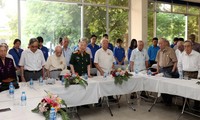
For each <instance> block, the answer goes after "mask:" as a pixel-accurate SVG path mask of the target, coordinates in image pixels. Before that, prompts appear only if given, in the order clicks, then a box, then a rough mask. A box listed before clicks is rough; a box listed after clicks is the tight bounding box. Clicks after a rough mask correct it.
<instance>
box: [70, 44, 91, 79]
mask: <svg viewBox="0 0 200 120" xmlns="http://www.w3.org/2000/svg"><path fill="white" fill-rule="evenodd" d="M86 47H87V43H86V42H85V41H80V42H79V49H78V50H77V51H75V52H73V53H72V56H71V59H70V62H69V63H70V68H71V71H72V74H75V73H78V74H79V76H81V75H85V74H87V75H88V77H91V76H90V55H89V54H88V53H87V52H86V51H85V50H86Z"/></svg>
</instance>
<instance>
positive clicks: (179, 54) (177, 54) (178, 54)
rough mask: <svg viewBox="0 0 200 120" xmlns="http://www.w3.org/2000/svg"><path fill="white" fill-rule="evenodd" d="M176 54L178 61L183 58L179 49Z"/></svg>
mask: <svg viewBox="0 0 200 120" xmlns="http://www.w3.org/2000/svg"><path fill="white" fill-rule="evenodd" d="M175 53H176V57H177V59H179V57H180V56H181V54H182V52H181V51H180V50H179V49H176V51H175Z"/></svg>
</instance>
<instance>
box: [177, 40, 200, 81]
mask: <svg viewBox="0 0 200 120" xmlns="http://www.w3.org/2000/svg"><path fill="white" fill-rule="evenodd" d="M184 49H185V50H184V52H183V53H182V54H181V55H180V58H179V60H178V70H179V71H183V74H184V75H185V76H186V75H187V76H188V77H189V78H195V79H197V78H200V54H199V53H198V52H196V51H195V50H192V42H190V41H185V42H184Z"/></svg>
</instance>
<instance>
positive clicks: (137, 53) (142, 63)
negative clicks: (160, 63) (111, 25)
mask: <svg viewBox="0 0 200 120" xmlns="http://www.w3.org/2000/svg"><path fill="white" fill-rule="evenodd" d="M148 60H149V56H148V54H147V51H146V49H144V42H143V41H142V40H138V41H137V48H136V49H134V50H133V51H132V53H131V58H130V68H131V71H135V72H140V71H143V70H147V68H148Z"/></svg>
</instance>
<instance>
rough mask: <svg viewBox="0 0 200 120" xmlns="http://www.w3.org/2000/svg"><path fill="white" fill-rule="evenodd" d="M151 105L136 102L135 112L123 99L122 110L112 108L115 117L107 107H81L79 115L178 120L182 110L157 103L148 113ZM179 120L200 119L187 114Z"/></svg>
mask: <svg viewBox="0 0 200 120" xmlns="http://www.w3.org/2000/svg"><path fill="white" fill-rule="evenodd" d="M151 105H152V103H151V102H145V101H144V100H142V101H141V102H140V104H139V102H134V107H135V108H136V111H133V110H132V109H131V108H130V107H128V105H127V104H126V101H125V98H124V97H122V99H121V100H120V106H121V107H120V108H118V107H117V105H112V106H111V109H112V112H113V117H112V116H111V115H110V113H109V111H108V108H107V107H106V106H105V105H104V106H103V107H100V108H95V107H90V108H82V107H81V108H80V109H79V115H80V118H81V120H176V119H177V118H178V116H179V115H180V113H181V110H179V109H178V107H177V106H175V105H174V106H171V107H168V106H165V105H164V104H162V103H157V104H156V106H155V107H154V108H153V109H152V111H151V112H148V109H149V108H150V106H151ZM76 119H77V117H75V118H73V120H76ZM179 120H200V118H198V117H193V116H191V115H188V114H186V113H185V114H183V115H182V117H181V118H180V119H179Z"/></svg>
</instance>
